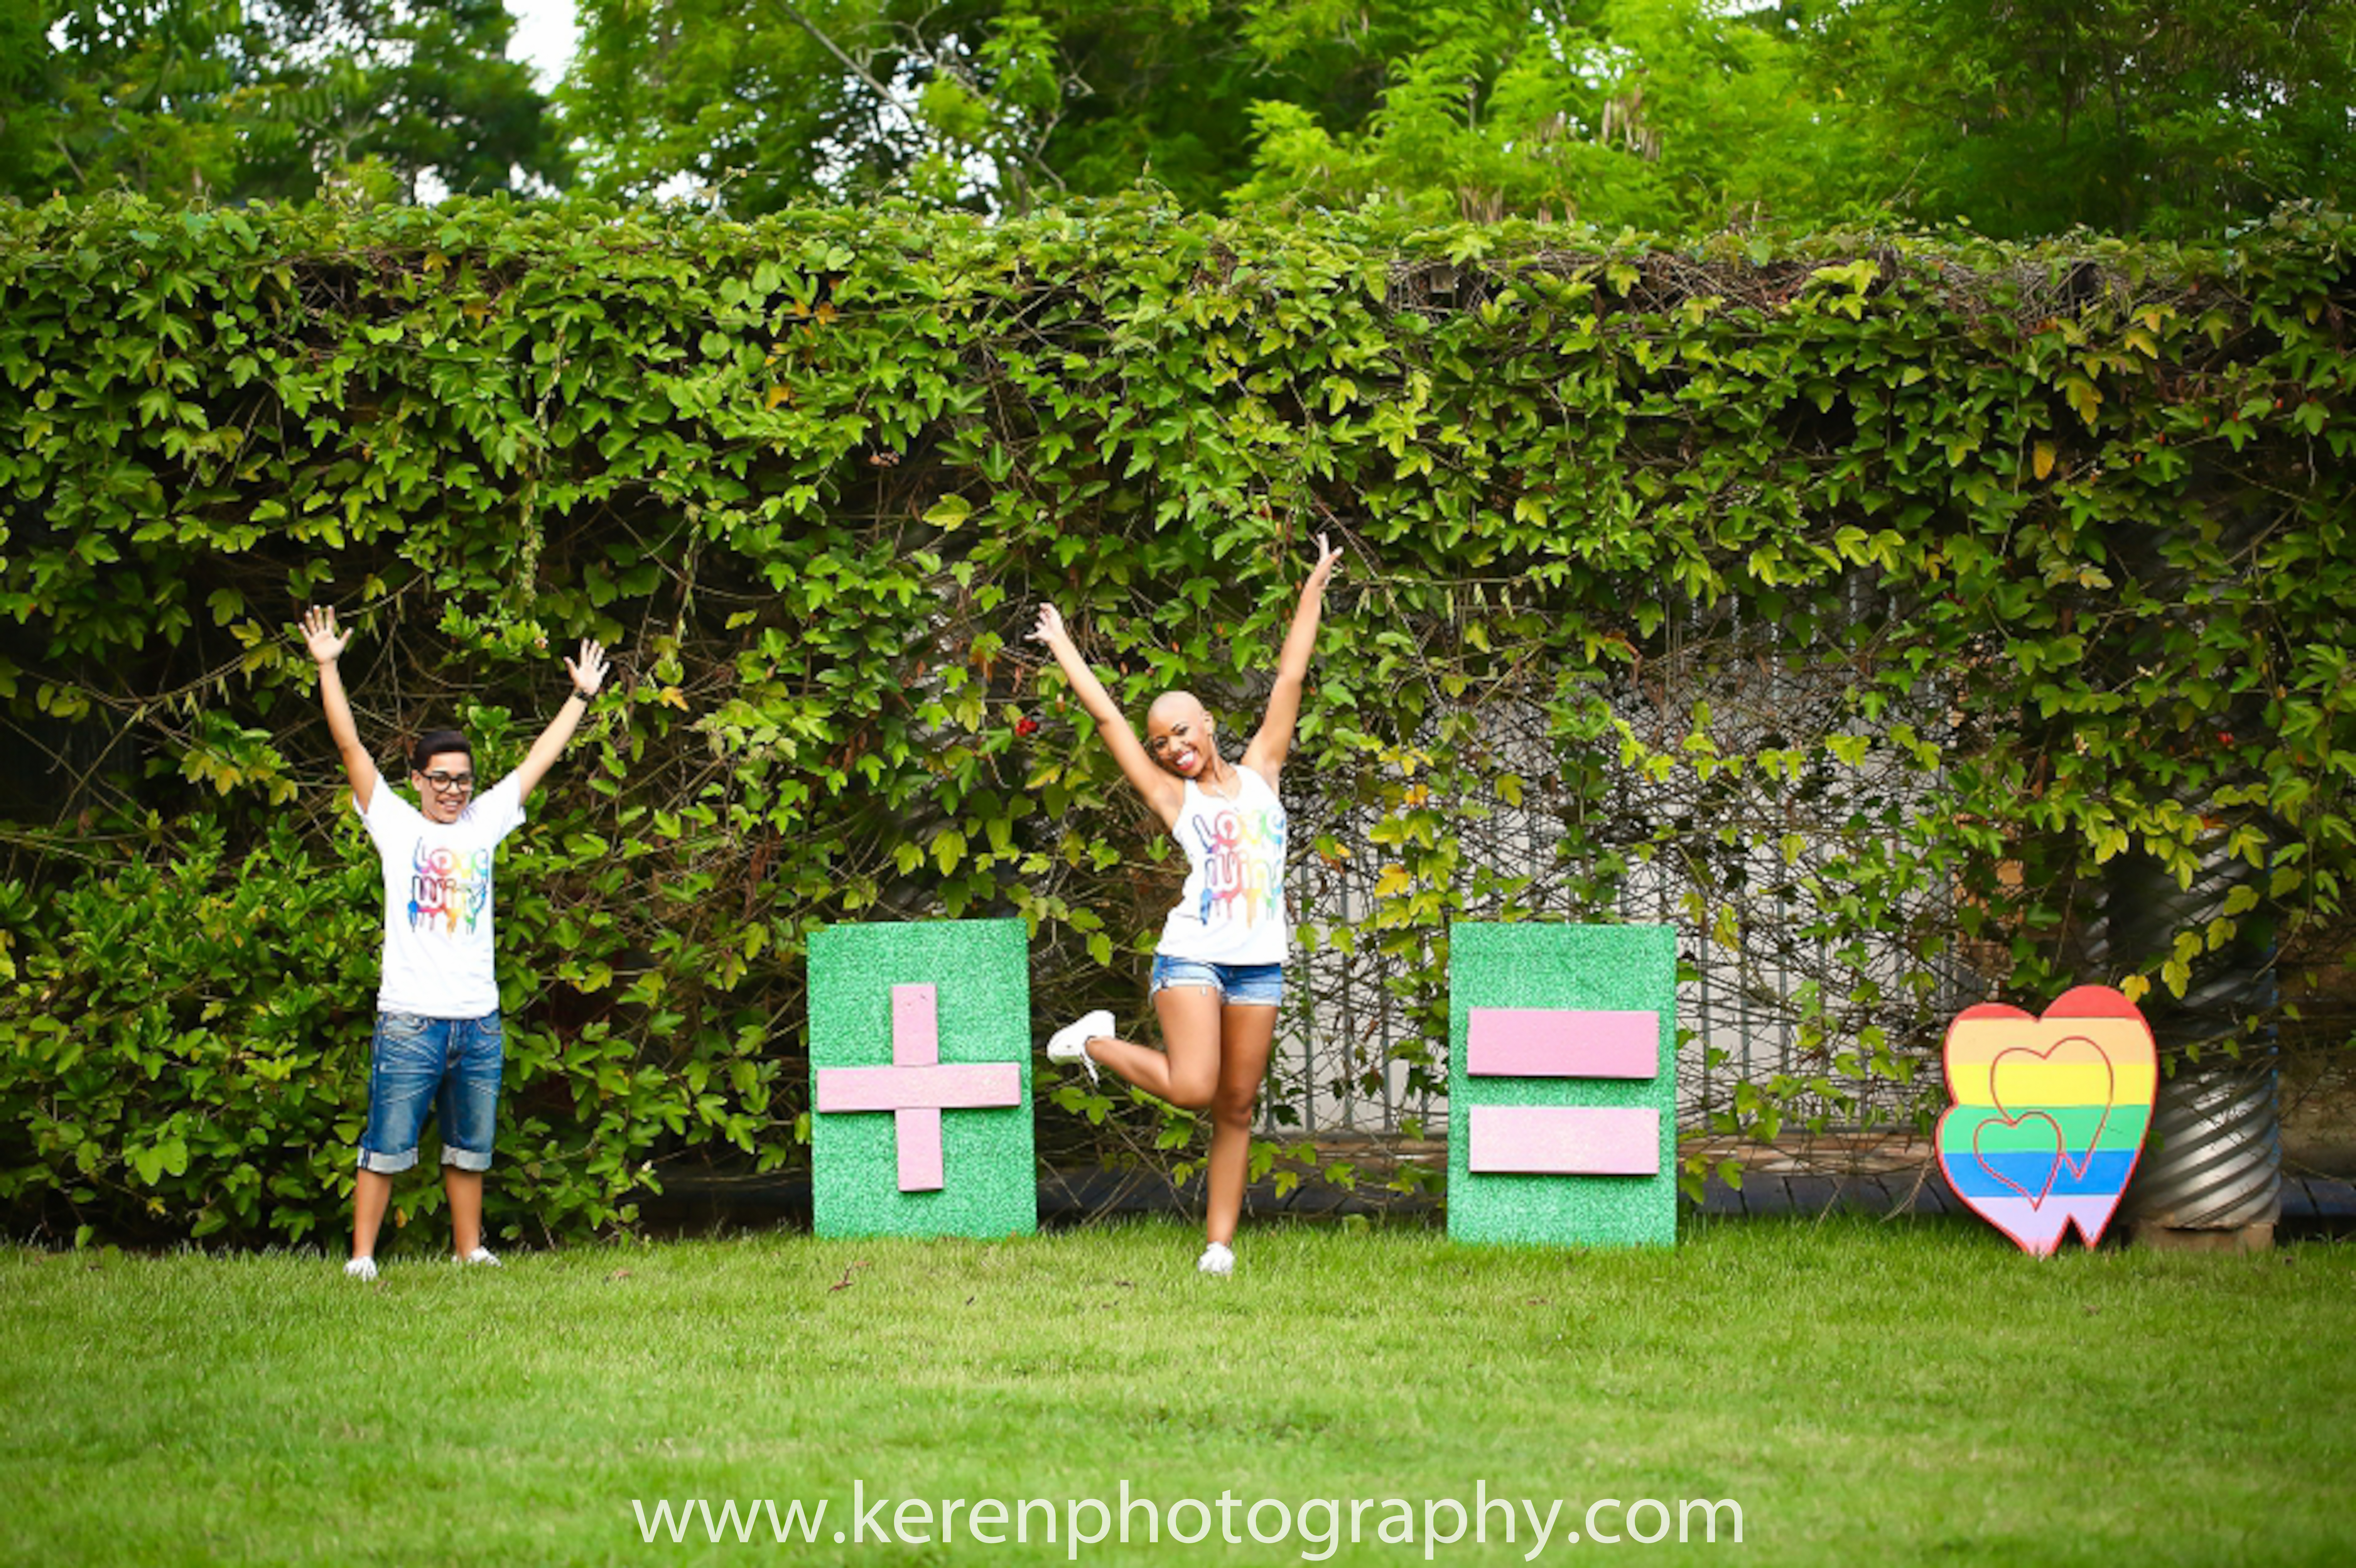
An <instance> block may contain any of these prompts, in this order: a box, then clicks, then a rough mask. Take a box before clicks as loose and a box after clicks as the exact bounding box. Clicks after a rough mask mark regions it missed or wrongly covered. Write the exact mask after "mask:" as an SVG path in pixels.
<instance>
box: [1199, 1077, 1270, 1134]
mask: <svg viewBox="0 0 2356 1568" xmlns="http://www.w3.org/2000/svg"><path fill="white" fill-rule="evenodd" d="M1257 1104H1259V1089H1258V1085H1254V1086H1253V1087H1251V1088H1249V1089H1245V1090H1240V1091H1238V1090H1234V1089H1221V1090H1220V1091H1218V1093H1215V1094H1213V1095H1212V1096H1211V1098H1210V1105H1211V1119H1212V1120H1214V1121H1215V1122H1217V1123H1219V1124H1220V1125H1223V1126H1230V1127H1248V1126H1250V1125H1251V1119H1252V1107H1254V1106H1255V1105H1257Z"/></svg>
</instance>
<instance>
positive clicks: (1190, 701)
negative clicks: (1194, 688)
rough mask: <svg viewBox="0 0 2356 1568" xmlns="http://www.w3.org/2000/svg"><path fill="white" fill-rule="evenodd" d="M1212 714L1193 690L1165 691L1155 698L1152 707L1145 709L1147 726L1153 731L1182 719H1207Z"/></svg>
mask: <svg viewBox="0 0 2356 1568" xmlns="http://www.w3.org/2000/svg"><path fill="white" fill-rule="evenodd" d="M1210 716H1211V712H1210V709H1207V708H1205V707H1204V706H1203V704H1202V702H1201V701H1200V700H1199V699H1197V698H1196V697H1195V696H1194V693H1193V692H1191V691H1165V692H1163V693H1162V695H1161V696H1159V697H1157V698H1155V699H1153V706H1152V707H1151V708H1149V709H1146V710H1145V727H1146V729H1147V730H1149V731H1151V730H1155V729H1159V728H1163V727H1166V726H1168V725H1172V724H1175V723H1177V722H1178V721H1179V720H1182V719H1187V718H1203V719H1207V718H1209V717H1210Z"/></svg>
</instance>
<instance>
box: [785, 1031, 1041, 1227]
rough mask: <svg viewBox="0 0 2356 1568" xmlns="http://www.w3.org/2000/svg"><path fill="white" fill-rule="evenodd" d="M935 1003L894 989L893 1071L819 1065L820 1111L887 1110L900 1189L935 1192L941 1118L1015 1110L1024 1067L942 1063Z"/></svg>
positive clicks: (995, 1063)
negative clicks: (1006, 1107)
mask: <svg viewBox="0 0 2356 1568" xmlns="http://www.w3.org/2000/svg"><path fill="white" fill-rule="evenodd" d="M938 1020H939V1010H938V998H937V995H936V993H935V991H934V989H933V987H930V986H894V987H892V1065H891V1066H889V1067H821V1068H819V1070H818V1109H819V1110H820V1111H823V1112H834V1111H889V1112H891V1113H892V1119H893V1123H894V1127H893V1133H894V1138H895V1139H896V1140H897V1143H898V1147H899V1151H900V1190H901V1191H903V1192H933V1191H937V1190H939V1189H940V1187H941V1184H942V1183H941V1113H942V1112H943V1111H974V1110H981V1109H985V1108H987V1107H990V1106H993V1105H1013V1104H1020V1103H1021V1102H1022V1099H1023V1068H1022V1065H1021V1064H1020V1063H1018V1062H1012V1061H978V1062H966V1063H960V1064H958V1065H955V1066H948V1067H945V1066H943V1065H941V1037H940V1024H939V1021H938Z"/></svg>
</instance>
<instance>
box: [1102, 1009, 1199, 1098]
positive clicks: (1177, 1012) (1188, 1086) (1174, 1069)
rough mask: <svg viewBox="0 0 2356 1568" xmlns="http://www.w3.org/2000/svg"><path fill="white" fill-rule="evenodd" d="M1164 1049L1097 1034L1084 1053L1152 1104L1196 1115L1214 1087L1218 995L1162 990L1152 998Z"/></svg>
mask: <svg viewBox="0 0 2356 1568" xmlns="http://www.w3.org/2000/svg"><path fill="white" fill-rule="evenodd" d="M1153 1010H1154V1012H1155V1013H1156V1014H1158V1015H1159V1016H1160V1018H1161V1019H1162V1043H1163V1044H1164V1045H1165V1046H1167V1047H1168V1048H1169V1049H1168V1050H1167V1051H1156V1050H1154V1049H1153V1048H1152V1047H1151V1046H1150V1045H1139V1044H1137V1043H1135V1042H1134V1041H1131V1040H1117V1039H1115V1038H1113V1037H1112V1036H1110V1035H1098V1037H1096V1038H1095V1039H1094V1040H1089V1041H1088V1054H1089V1055H1090V1056H1092V1057H1094V1058H1095V1059H1096V1060H1097V1061H1100V1062H1102V1063H1103V1064H1104V1065H1105V1066H1107V1067H1109V1068H1111V1069H1112V1070H1113V1071H1114V1072H1117V1073H1119V1074H1120V1076H1121V1077H1123V1078H1125V1079H1127V1080H1128V1081H1129V1082H1130V1083H1134V1084H1136V1085H1137V1086H1138V1087H1139V1088H1141V1089H1142V1090H1144V1091H1145V1092H1146V1093H1149V1094H1151V1095H1152V1096H1153V1097H1154V1098H1156V1099H1158V1100H1167V1101H1168V1102H1170V1104H1173V1105H1176V1106H1178V1107H1180V1108H1181V1109H1183V1110H1188V1111H1199V1110H1201V1109H1202V1108H1203V1107H1204V1106H1205V1105H1207V1104H1210V1103H1211V1097H1212V1096H1213V1095H1214V1094H1215V1093H1217V1092H1218V1087H1219V1032H1220V1019H1219V993H1218V990H1217V988H1216V987H1211V986H1164V987H1162V989H1160V990H1158V991H1156V992H1154V993H1153Z"/></svg>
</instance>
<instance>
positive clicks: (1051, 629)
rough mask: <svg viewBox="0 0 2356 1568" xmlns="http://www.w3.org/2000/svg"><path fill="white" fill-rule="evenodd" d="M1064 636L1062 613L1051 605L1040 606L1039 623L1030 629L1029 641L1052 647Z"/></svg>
mask: <svg viewBox="0 0 2356 1568" xmlns="http://www.w3.org/2000/svg"><path fill="white" fill-rule="evenodd" d="M1065 635H1066V634H1065V631H1064V613H1063V612H1062V611H1061V610H1058V609H1056V608H1055V606H1054V605H1053V604H1042V605H1040V606H1039V623H1038V624H1037V625H1034V626H1033V627H1032V628H1031V640H1032V641H1033V642H1034V643H1045V644H1046V645H1048V646H1049V647H1053V646H1055V644H1056V643H1057V642H1058V641H1059V640H1062V639H1063V638H1064V637H1065Z"/></svg>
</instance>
